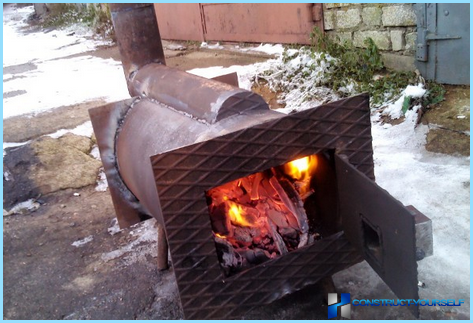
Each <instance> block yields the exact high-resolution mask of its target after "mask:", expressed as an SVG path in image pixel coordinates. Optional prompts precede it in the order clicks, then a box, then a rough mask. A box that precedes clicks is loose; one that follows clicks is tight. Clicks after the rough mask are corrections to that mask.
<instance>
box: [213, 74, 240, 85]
mask: <svg viewBox="0 0 473 323" xmlns="http://www.w3.org/2000/svg"><path fill="white" fill-rule="evenodd" d="M211 79H212V80H214V81H219V82H223V83H226V84H229V85H231V86H235V87H239V86H240V83H239V82H238V74H237V73H236V72H233V73H228V74H224V75H219V76H215V77H212V78H211Z"/></svg>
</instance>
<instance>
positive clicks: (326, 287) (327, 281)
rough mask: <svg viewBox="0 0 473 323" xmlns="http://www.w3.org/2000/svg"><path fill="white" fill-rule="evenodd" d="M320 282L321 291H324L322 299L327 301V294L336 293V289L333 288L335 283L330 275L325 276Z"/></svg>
mask: <svg viewBox="0 0 473 323" xmlns="http://www.w3.org/2000/svg"><path fill="white" fill-rule="evenodd" d="M320 284H321V285H322V291H323V293H324V300H325V302H328V294H330V293H336V292H337V289H336V288H335V284H334V283H333V279H332V276H327V277H325V278H322V279H321V280H320Z"/></svg>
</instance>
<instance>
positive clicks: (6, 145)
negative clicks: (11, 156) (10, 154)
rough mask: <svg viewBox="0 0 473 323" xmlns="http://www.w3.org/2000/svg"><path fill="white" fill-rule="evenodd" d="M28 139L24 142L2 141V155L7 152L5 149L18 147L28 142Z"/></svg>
mask: <svg viewBox="0 0 473 323" xmlns="http://www.w3.org/2000/svg"><path fill="white" fill-rule="evenodd" d="M29 143H30V141H29V140H28V141H25V142H4V143H3V157H5V155H6V154H7V153H6V151H5V149H7V148H12V147H20V146H24V145H27V144H29Z"/></svg>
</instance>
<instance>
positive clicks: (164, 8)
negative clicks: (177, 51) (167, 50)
mask: <svg viewBox="0 0 473 323" xmlns="http://www.w3.org/2000/svg"><path fill="white" fill-rule="evenodd" d="M154 7H155V11H156V17H157V18H158V25H159V31H160V32H161V37H162V38H163V39H172V40H194V41H204V40H205V39H204V31H203V29H202V17H201V11H200V4H198V3H156V4H154ZM176 17H179V18H178V19H176Z"/></svg>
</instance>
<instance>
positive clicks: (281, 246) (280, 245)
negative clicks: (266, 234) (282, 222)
mask: <svg viewBox="0 0 473 323" xmlns="http://www.w3.org/2000/svg"><path fill="white" fill-rule="evenodd" d="M267 223H268V227H269V230H270V232H271V236H272V237H273V239H274V243H275V245H276V248H277V250H278V252H279V254H280V255H282V256H283V255H285V254H286V253H287V252H288V251H287V247H286V244H285V243H284V240H283V239H282V237H281V236H280V235H279V233H278V231H277V228H276V225H275V224H274V223H273V221H271V219H269V218H268V222H267Z"/></svg>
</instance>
